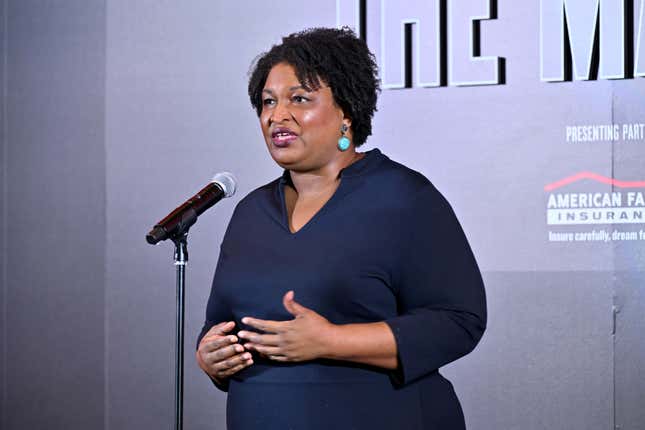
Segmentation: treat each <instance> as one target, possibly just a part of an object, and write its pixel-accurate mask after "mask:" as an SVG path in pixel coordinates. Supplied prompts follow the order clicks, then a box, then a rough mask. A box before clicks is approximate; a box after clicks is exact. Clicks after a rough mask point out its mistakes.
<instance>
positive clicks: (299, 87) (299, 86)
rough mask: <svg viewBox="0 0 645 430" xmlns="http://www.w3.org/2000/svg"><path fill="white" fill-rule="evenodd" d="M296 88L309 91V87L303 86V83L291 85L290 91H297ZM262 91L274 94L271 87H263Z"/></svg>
mask: <svg viewBox="0 0 645 430" xmlns="http://www.w3.org/2000/svg"><path fill="white" fill-rule="evenodd" d="M295 90H305V91H307V89H306V88H305V87H303V86H302V85H297V86H295V87H289V91H295ZM262 92H263V93H267V94H271V95H273V90H271V89H269V88H265V89H263V90H262Z"/></svg>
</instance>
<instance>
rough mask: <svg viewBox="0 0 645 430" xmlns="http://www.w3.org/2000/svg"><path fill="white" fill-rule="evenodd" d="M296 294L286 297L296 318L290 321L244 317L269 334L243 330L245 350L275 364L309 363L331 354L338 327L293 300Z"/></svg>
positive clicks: (242, 336)
mask: <svg viewBox="0 0 645 430" xmlns="http://www.w3.org/2000/svg"><path fill="white" fill-rule="evenodd" d="M293 296H294V294H293V291H289V292H287V293H286V294H285V295H284V297H283V298H282V303H283V305H284V307H285V309H286V310H287V311H288V312H289V313H290V314H291V315H293V316H294V319H292V320H288V321H269V320H261V319H258V318H251V317H244V318H242V322H243V323H244V324H246V325H248V326H251V327H253V328H256V329H258V330H260V331H262V332H264V333H265V334H259V333H256V332H252V331H249V330H242V331H240V332H239V333H238V334H237V335H238V337H240V338H242V339H244V340H246V341H247V342H246V343H245V344H244V347H245V348H246V349H249V350H254V351H257V352H259V353H260V354H262V355H264V356H265V357H267V358H269V359H271V360H275V361H305V360H313V359H316V358H323V357H325V356H327V355H328V351H329V348H330V347H329V341H330V339H331V336H333V331H334V327H336V326H335V325H334V324H332V323H330V322H329V321H328V320H327V319H326V318H325V317H323V316H322V315H320V314H318V313H317V312H315V311H313V310H311V309H308V308H306V307H304V306H302V305H301V304H299V303H297V302H296V301H295V300H294V299H293Z"/></svg>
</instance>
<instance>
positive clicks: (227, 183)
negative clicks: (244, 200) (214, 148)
mask: <svg viewBox="0 0 645 430" xmlns="http://www.w3.org/2000/svg"><path fill="white" fill-rule="evenodd" d="M211 182H212V183H215V184H217V185H219V187H220V188H221V189H222V191H224V195H225V196H226V197H231V196H232V195H233V194H235V189H236V187H237V180H236V179H235V176H234V175H233V174H232V173H231V172H220V173H216V174H215V176H213V179H211Z"/></svg>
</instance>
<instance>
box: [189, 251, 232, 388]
mask: <svg viewBox="0 0 645 430" xmlns="http://www.w3.org/2000/svg"><path fill="white" fill-rule="evenodd" d="M225 259H226V256H225V253H224V250H223V249H220V254H219V258H218V260H217V267H216V269H215V275H214V277H213V284H212V286H211V292H210V296H209V297H208V304H207V305H206V320H205V321H204V325H203V327H202V330H201V332H200V333H199V336H197V346H196V347H197V348H199V342H201V340H202V338H203V337H204V336H205V335H206V333H207V332H208V330H210V329H211V328H212V327H213V326H214V325H216V324H219V323H221V322H224V321H233V314H232V312H231V309H230V307H229V306H228V304H227V303H226V302H225V301H224V300H223V298H222V297H221V296H220V295H219V291H218V288H217V270H218V268H219V267H220V266H221V265H222V264H224V260H225ZM208 376H209V377H210V378H211V381H213V384H215V386H216V387H217V388H219V389H220V390H222V391H228V379H226V380H221V381H220V380H216V379H213V377H211V376H210V375H208Z"/></svg>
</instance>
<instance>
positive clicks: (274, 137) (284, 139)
mask: <svg viewBox="0 0 645 430" xmlns="http://www.w3.org/2000/svg"><path fill="white" fill-rule="evenodd" d="M297 138H298V135H296V134H295V133H294V132H292V131H291V130H280V129H278V130H276V131H274V132H273V133H271V142H273V144H274V145H275V146H277V147H278V148H285V147H287V146H289V144H290V143H291V142H293V141H294V140H296V139H297Z"/></svg>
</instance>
